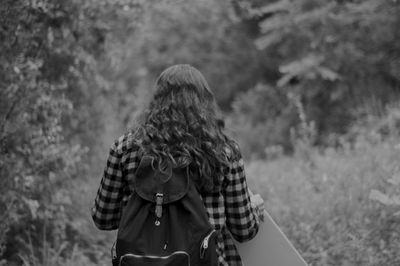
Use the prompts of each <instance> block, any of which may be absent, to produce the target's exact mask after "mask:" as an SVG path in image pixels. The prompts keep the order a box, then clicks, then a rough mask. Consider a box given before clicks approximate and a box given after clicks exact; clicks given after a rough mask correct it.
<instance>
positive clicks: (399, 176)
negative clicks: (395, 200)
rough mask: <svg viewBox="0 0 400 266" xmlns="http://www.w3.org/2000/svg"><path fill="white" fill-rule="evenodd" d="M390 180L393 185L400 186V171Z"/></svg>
mask: <svg viewBox="0 0 400 266" xmlns="http://www.w3.org/2000/svg"><path fill="white" fill-rule="evenodd" d="M388 182H389V183H390V184H392V185H395V186H398V185H400V173H395V174H394V175H393V176H392V178H391V179H389V180H388Z"/></svg>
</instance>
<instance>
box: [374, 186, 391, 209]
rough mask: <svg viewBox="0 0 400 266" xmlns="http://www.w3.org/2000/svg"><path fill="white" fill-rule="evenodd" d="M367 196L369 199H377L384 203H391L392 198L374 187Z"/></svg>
mask: <svg viewBox="0 0 400 266" xmlns="http://www.w3.org/2000/svg"><path fill="white" fill-rule="evenodd" d="M369 198H370V199H371V200H376V201H379V202H380V203H382V204H384V205H391V204H392V200H391V199H390V198H389V197H388V196H387V195H385V194H383V193H382V192H380V191H379V190H376V189H372V190H371V192H370V193H369Z"/></svg>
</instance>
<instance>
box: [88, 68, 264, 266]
mask: <svg viewBox="0 0 400 266" xmlns="http://www.w3.org/2000/svg"><path fill="white" fill-rule="evenodd" d="M143 156H150V157H151V158H153V159H154V162H156V166H155V167H156V168H157V169H158V170H160V171H161V172H163V171H164V172H165V171H168V169H171V168H173V167H177V166H178V167H179V166H187V167H188V171H189V173H190V176H191V177H192V179H193V181H194V182H195V184H196V187H197V189H198V191H199V192H200V194H201V197H202V200H203V203H204V206H205V208H206V211H207V214H208V219H209V222H210V223H211V225H212V226H213V227H214V228H215V229H216V230H217V232H218V235H217V248H216V252H217V255H218V263H219V265H242V263H241V259H240V256H239V254H238V252H237V250H236V247H235V244H234V242H233V239H232V237H233V238H235V239H236V240H237V241H239V242H243V241H247V240H250V239H251V238H253V237H254V236H255V235H256V233H257V231H258V227H259V223H260V218H262V212H263V207H262V206H263V201H262V199H261V198H260V197H259V196H257V195H256V196H255V197H253V198H255V199H256V200H253V202H252V201H251V197H252V196H250V191H249V189H248V187H247V182H246V176H245V172H244V165H243V160H242V156H241V153H240V150H239V147H238V145H237V143H236V142H235V141H233V140H232V139H231V138H229V137H228V136H227V135H226V134H225V132H224V122H223V120H222V118H221V117H220V115H219V111H218V107H217V104H216V101H215V98H214V95H213V93H212V92H211V90H210V88H209V85H208V84H207V82H206V80H205V78H204V77H203V75H202V74H201V73H200V72H199V71H198V70H197V69H195V68H194V67H192V66H190V65H175V66H172V67H169V68H167V69H166V70H165V71H163V72H162V73H161V75H160V76H159V78H158V79H157V82H156V86H155V92H154V95H153V97H152V100H151V102H150V104H149V105H148V107H147V108H146V109H145V110H143V112H142V114H141V115H140V116H139V118H138V119H137V124H136V125H135V127H134V128H133V129H132V130H131V131H130V132H128V133H126V134H124V135H123V136H121V137H120V138H119V139H118V140H117V141H115V142H114V144H113V145H112V146H111V149H110V154H109V157H108V161H107V166H106V168H105V170H104V174H103V177H102V180H101V183H100V187H99V189H98V193H97V197H96V199H95V204H94V207H93V208H92V217H93V220H94V222H95V224H96V226H97V227H98V228H99V229H102V230H114V229H118V226H119V222H120V218H121V213H122V211H123V208H124V206H125V205H126V202H127V201H128V199H129V197H130V195H131V194H132V192H133V191H132V189H130V186H129V184H128V183H129V181H128V180H127V176H128V174H129V173H135V171H136V170H137V167H138V165H139V163H140V161H141V158H143Z"/></svg>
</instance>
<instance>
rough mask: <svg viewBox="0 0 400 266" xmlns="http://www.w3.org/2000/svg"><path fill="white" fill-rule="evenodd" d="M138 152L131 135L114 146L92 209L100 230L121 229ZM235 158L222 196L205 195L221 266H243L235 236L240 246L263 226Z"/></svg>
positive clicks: (239, 160)
mask: <svg viewBox="0 0 400 266" xmlns="http://www.w3.org/2000/svg"><path fill="white" fill-rule="evenodd" d="M237 150H238V149H237ZM138 151H139V147H138V145H137V144H135V141H134V139H133V137H132V134H130V133H127V134H125V135H123V136H122V137H120V138H119V139H118V140H117V141H116V142H115V143H114V144H113V145H112V147H111V149H110V154H109V157H108V160H107V165H106V167H105V169H104V174H103V177H102V179H101V183H100V187H99V189H98V192H97V196H96V199H95V204H94V207H93V208H92V217H93V221H94V223H95V224H96V226H97V227H98V228H99V229H102V230H114V229H118V224H119V220H120V218H121V212H122V208H123V207H124V205H125V204H126V203H127V201H128V198H129V196H130V195H131V193H132V191H131V189H130V188H129V185H128V183H127V181H126V176H127V173H128V172H130V173H132V172H135V170H136V168H137V167H138V165H139V162H140V158H139V157H140V156H139V154H138ZM231 158H232V160H231V162H232V163H231V167H230V169H229V171H226V174H225V176H224V177H223V182H222V190H221V192H218V193H211V194H203V195H202V198H203V202H204V206H205V207H206V210H207V213H208V216H209V221H210V223H211V224H212V225H213V226H214V227H215V229H217V230H219V235H218V237H217V239H218V243H217V254H218V259H219V265H224V266H225V265H231V266H232V265H242V262H241V259H240V256H239V254H238V252H237V250H236V247H235V244H234V242H233V239H232V236H233V237H234V238H235V239H236V240H237V241H239V242H243V241H246V240H249V239H251V238H253V237H254V236H255V235H256V233H257V231H258V226H259V223H260V219H259V213H258V209H257V207H255V206H252V205H251V203H250V196H249V192H248V188H247V183H246V176H245V172H244V165H243V160H242V158H241V154H240V153H239V154H235V155H232V156H231Z"/></svg>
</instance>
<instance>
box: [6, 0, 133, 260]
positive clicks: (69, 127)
mask: <svg viewBox="0 0 400 266" xmlns="http://www.w3.org/2000/svg"><path fill="white" fill-rule="evenodd" d="M131 2H133V1H123V3H122V2H121V3H119V2H118V3H115V4H113V6H112V7H113V9H111V10H106V9H103V10H102V11H103V12H100V13H95V12H96V11H98V6H97V5H99V4H102V5H103V8H105V7H106V6H107V5H108V6H110V4H108V3H107V1H102V2H96V6H93V5H91V4H90V2H88V3H87V4H85V6H81V5H80V4H79V2H77V1H74V0H69V1H50V0H39V1H19V0H17V1H14V0H12V1H11V0H6V1H2V3H1V4H0V20H1V27H0V39H1V42H0V84H1V91H0V114H1V116H0V119H1V120H0V121H1V122H0V174H1V177H2V178H1V181H0V182H1V186H0V213H1V219H0V246H1V249H0V258H2V260H1V261H0V263H1V264H5V263H7V265H14V264H16V265H20V264H25V265H31V263H33V265H45V264H46V263H47V265H58V264H56V263H55V262H54V261H52V260H51V259H50V258H49V257H48V256H49V254H50V253H49V252H50V251H54V250H57V252H56V253H52V255H54V257H56V255H57V256H59V257H60V260H64V259H66V256H67V255H68V254H71V252H72V251H73V250H74V249H75V248H76V247H77V241H79V244H81V245H87V243H86V242H85V241H87V240H85V239H84V240H80V239H79V237H78V238H77V237H76V236H75V235H78V236H79V230H77V227H76V225H75V223H76V221H75V218H74V217H73V216H71V215H74V214H73V213H71V210H73V205H74V197H73V195H74V192H73V191H74V189H76V186H75V185H74V181H73V180H74V179H75V178H76V177H77V176H79V175H82V173H84V172H85V162H87V161H85V160H82V156H84V155H86V152H87V148H86V145H88V144H92V145H93V143H95V144H97V143H96V142H95V141H92V142H87V143H85V142H84V140H85V138H84V137H87V136H88V135H89V134H90V129H93V128H94V127H96V126H97V128H98V127H101V121H99V122H96V121H94V122H93V123H92V125H90V124H89V126H87V125H84V123H86V122H87V121H89V120H90V117H91V116H92V115H93V114H96V113H97V112H98V111H99V110H98V109H96V108H94V107H90V106H89V107H88V106H87V103H88V102H89V101H90V100H93V99H94V98H93V97H92V96H93V95H97V94H98V92H96V89H95V88H96V87H95V86H98V85H99V82H96V81H93V80H92V81H90V82H89V81H88V79H87V77H88V76H91V77H92V76H98V77H100V76H101V72H100V70H99V69H98V66H99V65H100V66H101V64H96V60H97V62H98V63H101V62H102V61H100V60H101V57H99V54H102V53H104V51H105V47H104V45H105V42H106V37H105V36H106V33H107V32H106V30H112V29H113V28H112V26H113V24H112V23H109V25H107V24H105V23H106V21H102V24H101V23H100V20H99V19H98V18H97V16H100V15H103V14H105V13H106V11H107V12H109V13H107V14H108V15H110V16H111V15H113V14H114V17H113V19H115V14H116V13H118V12H117V11H118V10H120V6H121V4H122V5H123V6H124V7H125V6H127V5H129V4H130V3H131ZM135 3H136V4H138V3H139V2H135ZM92 4H93V3H92ZM125 13H126V14H124V15H125V16H128V14H130V15H132V13H127V12H126V11H125ZM124 18H125V17H122V16H120V21H123V19H124ZM102 19H104V17H102ZM113 22H114V21H113ZM115 22H117V21H115ZM100 24H101V25H100ZM107 27H109V28H107ZM113 32H114V31H113ZM115 32H117V31H115ZM111 51H112V50H111ZM96 58H100V59H96ZM100 85H101V84H100ZM78 99H79V100H78ZM76 111H78V112H79V113H76ZM82 130H83V131H84V133H83V134H79V132H80V131H82ZM71 135H73V136H74V137H71ZM79 135H81V137H80V141H79V142H77V141H76V136H79ZM86 139H88V138H86ZM82 140H83V141H82ZM81 207H83V206H81ZM81 211H82V210H81ZM68 221H69V222H68ZM28 239H29V241H28ZM60 243H63V244H62V245H61V244H60ZM42 244H43V245H42ZM94 251H95V249H94V248H92V252H94ZM41 254H42V255H41ZM35 258H36V259H35ZM46 261H47V262H46ZM82 264H83V263H82ZM85 265H86V264H85Z"/></svg>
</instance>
